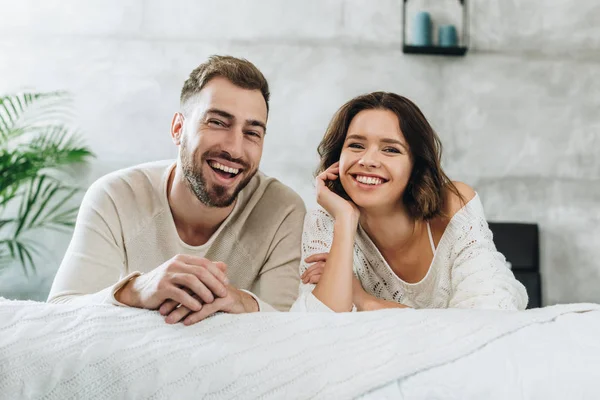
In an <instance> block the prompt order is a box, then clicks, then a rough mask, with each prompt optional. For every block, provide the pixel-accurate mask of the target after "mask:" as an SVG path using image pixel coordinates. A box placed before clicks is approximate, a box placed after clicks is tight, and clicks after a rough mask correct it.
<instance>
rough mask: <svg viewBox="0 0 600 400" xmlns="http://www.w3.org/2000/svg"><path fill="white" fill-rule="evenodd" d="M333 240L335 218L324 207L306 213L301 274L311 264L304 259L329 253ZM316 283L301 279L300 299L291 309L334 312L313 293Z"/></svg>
mask: <svg viewBox="0 0 600 400" xmlns="http://www.w3.org/2000/svg"><path fill="white" fill-rule="evenodd" d="M332 241H333V219H332V218H331V217H330V216H329V214H327V213H326V212H325V211H324V210H322V209H316V210H313V211H312V212H310V213H308V214H307V215H306V218H305V219H304V229H303V232H302V259H301V260H300V275H302V274H303V273H304V272H305V271H306V270H307V269H308V268H309V267H310V265H309V264H307V263H306V262H305V261H304V260H305V259H306V258H307V257H310V256H311V255H313V254H319V253H329V250H330V249H331V243H332ZM315 286H316V285H315V284H304V283H303V282H302V281H300V288H299V295H298V299H297V300H296V302H295V303H294V305H293V306H292V308H291V310H290V311H293V312H333V310H331V309H330V308H329V307H327V306H326V305H325V304H323V303H322V302H321V301H320V300H319V299H317V298H316V297H315V295H313V294H312V291H313V289H314V288H315Z"/></svg>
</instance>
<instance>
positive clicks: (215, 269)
mask: <svg viewBox="0 0 600 400" xmlns="http://www.w3.org/2000/svg"><path fill="white" fill-rule="evenodd" d="M221 264H223V265H225V263H221ZM206 268H207V269H208V270H209V271H210V273H211V274H213V276H214V277H215V278H217V279H218V280H219V282H220V283H221V285H223V287H225V285H229V279H227V275H226V273H225V272H223V270H222V269H221V268H222V267H219V265H217V263H214V262H211V263H209V264H208V265H207V266H206ZM225 269H226V270H227V266H226V265H225ZM225 295H227V290H225V291H224V296H225ZM221 297H223V296H221Z"/></svg>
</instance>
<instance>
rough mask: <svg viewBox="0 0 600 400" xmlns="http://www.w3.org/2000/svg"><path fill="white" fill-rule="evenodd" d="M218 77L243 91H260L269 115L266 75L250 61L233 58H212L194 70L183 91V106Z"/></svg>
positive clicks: (181, 100)
mask: <svg viewBox="0 0 600 400" xmlns="http://www.w3.org/2000/svg"><path fill="white" fill-rule="evenodd" d="M217 76H222V77H224V78H226V79H227V80H229V81H230V82H231V83H233V84H234V85H236V86H239V87H241V88H243V89H249V90H260V92H261V93H262V96H263V98H264V99H265V103H266V105H267V114H268V113H269V96H270V93H269V84H268V83H267V80H266V79H265V77H264V75H263V74H262V72H260V70H259V69H258V68H256V66H255V65H254V64H252V63H251V62H250V61H248V60H246V59H243V58H236V57H232V56H217V55H214V56H211V57H209V58H208V60H207V61H206V62H204V63H202V64H200V65H199V66H198V67H197V68H196V69H194V70H193V71H192V73H191V74H190V76H189V78H188V79H187V80H186V81H185V83H184V84H183V88H182V89H181V96H180V104H181V106H182V107H183V105H184V104H185V102H186V101H187V100H188V99H189V98H190V97H192V96H194V95H196V94H197V93H199V92H200V91H201V90H202V88H204V86H206V84H207V83H208V82H209V81H210V80H211V79H212V78H215V77H217Z"/></svg>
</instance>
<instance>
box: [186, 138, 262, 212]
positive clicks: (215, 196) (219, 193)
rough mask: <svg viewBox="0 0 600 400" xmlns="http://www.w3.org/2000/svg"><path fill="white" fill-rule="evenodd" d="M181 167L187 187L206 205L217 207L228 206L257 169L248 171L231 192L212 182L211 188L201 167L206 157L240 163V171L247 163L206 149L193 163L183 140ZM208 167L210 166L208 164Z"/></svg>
mask: <svg viewBox="0 0 600 400" xmlns="http://www.w3.org/2000/svg"><path fill="white" fill-rule="evenodd" d="M180 157H181V169H182V171H183V176H184V177H185V180H186V182H187V184H188V187H189V188H190V189H191V190H192V192H193V193H194V194H195V195H196V197H197V198H198V200H199V201H200V202H201V203H202V204H204V205H206V206H208V207H218V208H224V207H229V206H230V205H232V204H233V202H234V201H235V199H236V198H237V195H238V194H239V193H240V192H241V191H242V189H244V188H245V187H246V185H248V183H249V182H250V180H251V179H252V177H254V174H256V171H257V170H254V171H252V172H250V173H248V176H247V177H246V178H245V179H243V180H242V181H241V182H240V183H239V184H238V185H237V186H236V187H235V189H233V191H232V192H231V194H228V190H229V189H228V188H227V187H225V186H221V185H217V184H213V185H212V188H211V190H209V189H208V188H207V184H206V179H205V177H204V174H203V173H202V167H203V165H204V164H205V163H206V160H207V159H208V158H216V157H218V158H222V159H224V160H228V161H231V162H235V163H238V164H241V165H242V166H243V167H244V170H243V171H241V172H240V174H241V173H242V172H248V170H249V168H248V167H249V166H248V163H246V162H244V161H242V160H239V159H234V158H232V157H231V156H230V155H229V154H228V153H226V152H210V151H207V152H205V153H204V154H202V157H200V163H199V164H195V163H194V157H193V155H192V154H190V153H189V152H188V151H187V146H186V145H185V141H183V142H182V143H181V156H180ZM209 168H210V166H209Z"/></svg>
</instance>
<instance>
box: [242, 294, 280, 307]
mask: <svg viewBox="0 0 600 400" xmlns="http://www.w3.org/2000/svg"><path fill="white" fill-rule="evenodd" d="M240 290H241V291H242V292H244V293H248V294H249V295H250V296H252V297H253V298H254V300H256V304H258V312H277V310H276V309H275V308H274V307H273V306H272V305H270V304H269V303H265V302H264V301H262V300H261V299H259V298H258V296H256V295H255V294H254V293H252V292H251V291H249V290H245V289H240Z"/></svg>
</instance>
